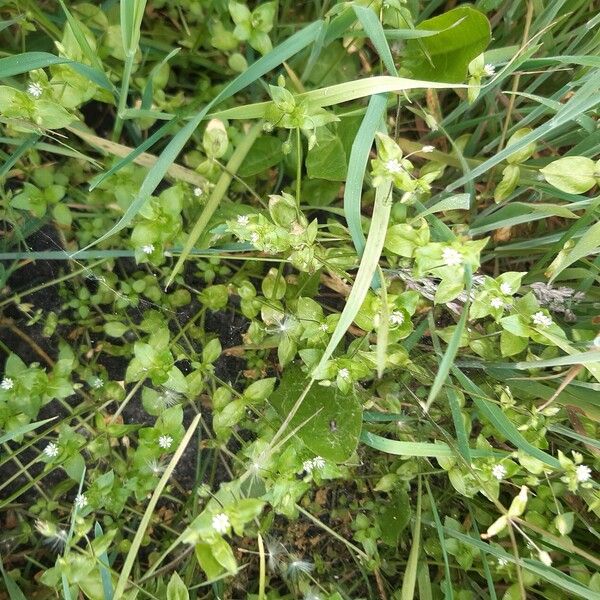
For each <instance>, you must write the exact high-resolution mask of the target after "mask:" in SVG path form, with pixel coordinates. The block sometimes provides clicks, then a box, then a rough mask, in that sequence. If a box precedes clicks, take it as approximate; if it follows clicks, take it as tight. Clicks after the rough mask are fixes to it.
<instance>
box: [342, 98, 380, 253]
mask: <svg viewBox="0 0 600 600" xmlns="http://www.w3.org/2000/svg"><path fill="white" fill-rule="evenodd" d="M386 108H387V94H375V95H374V96H372V97H371V99H370V100H369V105H368V107H367V112H366V113H365V116H364V118H363V120H362V122H361V124H360V127H359V129H358V132H357V134H356V137H355V138H354V141H353V142H352V150H351V151H350V160H349V162H348V175H347V177H346V186H345V188H344V216H345V217H346V222H347V223H348V230H349V231H350V236H351V237H352V242H353V243H354V247H355V248H356V252H357V253H358V255H359V256H361V255H362V253H363V251H364V249H365V242H366V240H365V234H364V233H363V230H362V224H361V211H360V203H361V198H362V188H363V181H364V177H365V169H366V168H367V162H368V160H369V153H370V152H371V148H372V146H373V140H374V139H375V133H376V132H377V131H384V129H385V124H384V122H383V117H384V114H385V111H386Z"/></svg>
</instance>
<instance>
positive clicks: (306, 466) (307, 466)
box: [302, 459, 313, 473]
mask: <svg viewBox="0 0 600 600" xmlns="http://www.w3.org/2000/svg"><path fill="white" fill-rule="evenodd" d="M302 470H303V471H306V472H307V473H310V472H311V471H312V470H313V461H312V460H311V459H309V460H305V461H304V462H303V463H302Z"/></svg>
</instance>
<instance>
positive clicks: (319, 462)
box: [312, 456, 325, 469]
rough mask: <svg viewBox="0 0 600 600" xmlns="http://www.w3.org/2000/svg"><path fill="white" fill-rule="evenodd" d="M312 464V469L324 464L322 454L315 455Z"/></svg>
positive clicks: (321, 466)
mask: <svg viewBox="0 0 600 600" xmlns="http://www.w3.org/2000/svg"><path fill="white" fill-rule="evenodd" d="M312 464H313V469H322V468H323V467H324V466H325V459H324V458H323V457H322V456H315V457H314V458H313V461H312Z"/></svg>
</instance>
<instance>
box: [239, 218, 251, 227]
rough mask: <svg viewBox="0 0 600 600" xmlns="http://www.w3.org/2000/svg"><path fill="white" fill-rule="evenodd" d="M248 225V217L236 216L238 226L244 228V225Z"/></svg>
mask: <svg viewBox="0 0 600 600" xmlns="http://www.w3.org/2000/svg"><path fill="white" fill-rule="evenodd" d="M248 223H250V218H249V217H248V215H238V218H237V224H238V225H240V226H241V227H246V225H248Z"/></svg>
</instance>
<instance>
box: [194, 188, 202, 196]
mask: <svg viewBox="0 0 600 600" xmlns="http://www.w3.org/2000/svg"><path fill="white" fill-rule="evenodd" d="M202 194H204V191H203V190H202V188H201V187H195V188H194V196H196V198H200V196H202Z"/></svg>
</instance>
